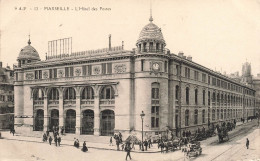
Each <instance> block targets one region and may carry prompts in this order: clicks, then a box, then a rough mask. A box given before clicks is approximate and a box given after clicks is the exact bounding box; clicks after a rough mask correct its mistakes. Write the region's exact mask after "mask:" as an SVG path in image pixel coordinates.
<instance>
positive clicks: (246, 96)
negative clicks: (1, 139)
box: [15, 17, 255, 136]
mask: <svg viewBox="0 0 260 161" xmlns="http://www.w3.org/2000/svg"><path fill="white" fill-rule="evenodd" d="M149 21H150V22H149V23H148V24H147V25H146V26H144V27H143V29H142V30H141V33H140V35H139V38H138V40H137V42H136V48H135V49H134V50H130V51H129V50H125V49H124V46H123V45H122V46H118V47H111V45H109V48H105V49H100V50H91V51H83V52H73V53H71V54H68V52H66V51H64V52H63V53H62V54H60V55H59V54H58V55H55V54H54V55H51V56H46V60H44V61H41V60H40V57H39V54H38V53H37V51H36V50H35V49H34V48H33V47H32V46H31V42H30V41H29V42H28V45H27V46H25V47H24V48H23V49H22V50H21V51H20V54H19V56H18V58H17V60H18V67H17V68H16V69H15V74H16V79H15V128H16V131H17V132H20V133H24V134H25V133H26V134H34V133H37V131H46V130H47V129H48V128H51V127H53V126H60V127H61V126H63V127H64V128H65V132H66V133H73V134H74V133H75V134H76V135H84V134H88V135H112V134H114V133H116V132H119V131H120V132H121V133H122V134H123V135H128V134H130V133H134V134H136V135H138V136H139V135H140V134H141V129H142V124H141V117H140V114H141V112H142V111H143V112H144V114H145V116H144V117H143V121H144V132H145V133H144V134H145V136H151V135H152V136H156V135H159V134H160V133H165V132H166V131H167V129H173V130H175V131H176V128H177V127H178V129H191V130H193V129H195V128H197V127H198V126H207V125H208V123H218V122H221V121H225V120H233V119H240V118H245V117H248V116H253V115H254V108H255V90H254V89H252V88H251V87H248V86H246V85H245V84H242V83H239V82H237V81H234V80H233V79H231V78H229V77H227V76H224V75H222V74H220V73H218V72H214V71H213V70H210V69H208V68H206V67H204V66H202V65H200V64H197V63H195V62H193V61H192V58H191V57H186V56H184V54H183V53H179V54H178V55H175V54H173V53H171V52H170V50H168V49H166V48H165V46H166V41H165V40H164V38H163V34H162V31H161V29H160V28H159V27H158V26H157V25H155V24H154V23H153V19H152V17H150V19H149Z"/></svg>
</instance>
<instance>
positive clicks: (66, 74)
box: [65, 67, 69, 77]
mask: <svg viewBox="0 0 260 161" xmlns="http://www.w3.org/2000/svg"><path fill="white" fill-rule="evenodd" d="M65 77H69V67H65Z"/></svg>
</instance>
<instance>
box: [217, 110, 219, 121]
mask: <svg viewBox="0 0 260 161" xmlns="http://www.w3.org/2000/svg"><path fill="white" fill-rule="evenodd" d="M217 120H219V109H217Z"/></svg>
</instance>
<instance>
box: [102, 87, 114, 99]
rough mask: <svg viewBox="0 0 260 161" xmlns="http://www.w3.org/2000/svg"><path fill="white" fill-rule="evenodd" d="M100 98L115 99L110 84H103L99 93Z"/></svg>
mask: <svg viewBox="0 0 260 161" xmlns="http://www.w3.org/2000/svg"><path fill="white" fill-rule="evenodd" d="M100 98H101V99H115V92H114V90H113V88H112V86H105V87H104V88H103V89H102V91H101V93H100Z"/></svg>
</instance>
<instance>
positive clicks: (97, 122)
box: [94, 95, 100, 136]
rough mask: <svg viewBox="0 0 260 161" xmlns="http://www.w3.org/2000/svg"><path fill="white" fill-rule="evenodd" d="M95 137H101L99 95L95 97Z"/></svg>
mask: <svg viewBox="0 0 260 161" xmlns="http://www.w3.org/2000/svg"><path fill="white" fill-rule="evenodd" d="M94 135H97V136H99V135H100V109H99V95H95V97H94Z"/></svg>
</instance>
